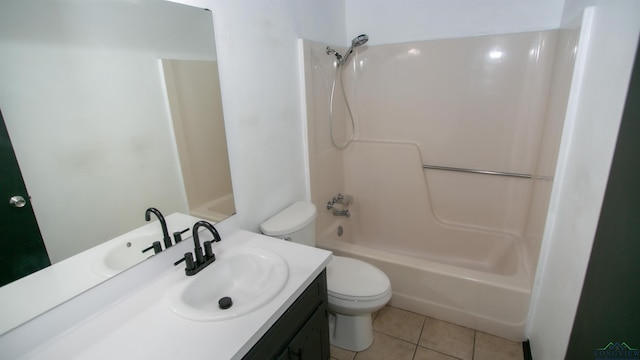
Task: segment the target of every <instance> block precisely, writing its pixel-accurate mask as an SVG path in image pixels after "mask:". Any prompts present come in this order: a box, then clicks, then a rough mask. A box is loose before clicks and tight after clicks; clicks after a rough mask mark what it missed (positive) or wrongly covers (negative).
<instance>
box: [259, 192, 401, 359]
mask: <svg viewBox="0 0 640 360" xmlns="http://www.w3.org/2000/svg"><path fill="white" fill-rule="evenodd" d="M315 217H316V208H315V206H314V205H313V204H311V203H306V202H296V203H294V204H293V205H291V206H289V207H288V208H286V209H284V210H283V211H281V212H280V213H278V214H277V215H275V216H274V217H272V218H271V219H269V220H267V221H265V222H264V223H263V224H262V225H261V226H260V230H261V231H262V233H263V234H265V235H269V236H274V237H278V238H282V239H286V240H291V241H293V242H296V243H300V244H305V245H309V246H315ZM327 293H328V294H327V295H328V301H329V315H330V316H329V333H330V339H329V340H330V342H331V344H332V345H334V346H337V347H340V348H343V349H347V350H351V351H362V350H364V349H366V348H368V347H369V346H370V345H371V343H372V342H373V328H372V324H371V313H372V312H374V311H377V310H379V309H381V308H382V307H383V306H384V305H385V304H386V303H387V302H388V301H389V300H390V299H391V282H390V281H389V278H388V277H387V275H386V274H385V273H384V272H382V271H381V270H380V269H378V268H376V267H375V266H373V265H371V264H368V263H366V262H364V261H361V260H357V259H353V258H347V257H342V256H335V255H334V256H333V259H332V260H331V262H329V264H328V265H327Z"/></svg>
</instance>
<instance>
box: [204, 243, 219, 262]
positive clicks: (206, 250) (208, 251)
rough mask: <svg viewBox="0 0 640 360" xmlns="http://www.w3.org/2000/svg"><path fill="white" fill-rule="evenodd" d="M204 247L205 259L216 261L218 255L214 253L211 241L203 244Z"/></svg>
mask: <svg viewBox="0 0 640 360" xmlns="http://www.w3.org/2000/svg"><path fill="white" fill-rule="evenodd" d="M203 245H204V258H205V260H210V259H213V261H215V260H216V254H214V253H213V249H212V246H211V241H209V240H207V241H205V242H204V243H203Z"/></svg>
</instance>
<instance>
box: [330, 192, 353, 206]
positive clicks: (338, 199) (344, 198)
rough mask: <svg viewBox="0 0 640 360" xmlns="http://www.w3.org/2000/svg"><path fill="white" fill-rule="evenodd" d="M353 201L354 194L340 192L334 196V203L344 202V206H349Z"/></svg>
mask: <svg viewBox="0 0 640 360" xmlns="http://www.w3.org/2000/svg"><path fill="white" fill-rule="evenodd" d="M352 202H353V196H351V195H343V194H338V195H337V196H336V197H334V198H333V203H334V204H335V203H338V204H342V205H343V206H344V207H347V206H349V205H350V204H351V203H352Z"/></svg>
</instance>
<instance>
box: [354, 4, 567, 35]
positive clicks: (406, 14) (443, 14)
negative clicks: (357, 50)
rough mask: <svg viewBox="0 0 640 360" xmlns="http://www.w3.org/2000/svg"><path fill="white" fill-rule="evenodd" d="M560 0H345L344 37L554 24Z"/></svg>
mask: <svg viewBox="0 0 640 360" xmlns="http://www.w3.org/2000/svg"><path fill="white" fill-rule="evenodd" d="M562 5H563V0H524V1H513V0H484V1H472V0H430V1H417V0H395V1H390V0H346V19H347V28H346V32H347V34H346V35H347V39H346V40H345V45H348V44H350V43H351V39H352V38H353V37H354V36H356V35H358V34H362V33H366V34H368V35H369V41H370V43H371V44H376V45H377V44H389V43H398V42H407V41H415V40H429V39H438V38H450V37H462V36H473V35H485V34H505V33H513V32H524V31H537V30H548V29H555V28H557V27H558V25H559V24H560V19H561V15H562Z"/></svg>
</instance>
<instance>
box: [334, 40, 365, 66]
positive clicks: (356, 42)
mask: <svg viewBox="0 0 640 360" xmlns="http://www.w3.org/2000/svg"><path fill="white" fill-rule="evenodd" d="M367 41H369V36H367V34H362V35H358V36H356V37H355V38H353V40H351V47H350V48H349V50H347V52H346V53H345V54H344V57H343V58H342V59H340V64H341V65H342V64H345V63H346V62H347V59H349V55H351V53H352V52H353V49H354V48H357V47H358V46H362V45H364V44H366V43H367Z"/></svg>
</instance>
